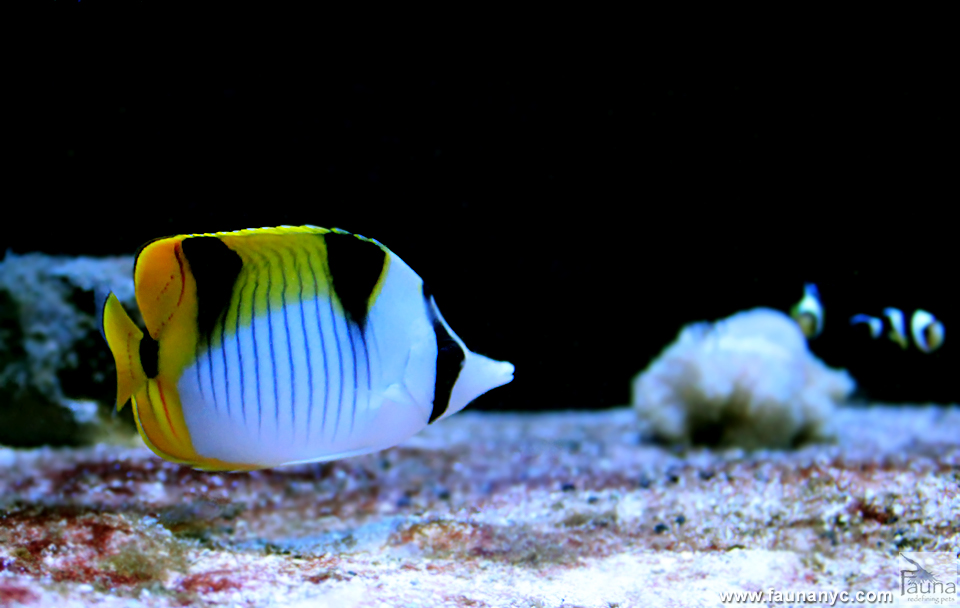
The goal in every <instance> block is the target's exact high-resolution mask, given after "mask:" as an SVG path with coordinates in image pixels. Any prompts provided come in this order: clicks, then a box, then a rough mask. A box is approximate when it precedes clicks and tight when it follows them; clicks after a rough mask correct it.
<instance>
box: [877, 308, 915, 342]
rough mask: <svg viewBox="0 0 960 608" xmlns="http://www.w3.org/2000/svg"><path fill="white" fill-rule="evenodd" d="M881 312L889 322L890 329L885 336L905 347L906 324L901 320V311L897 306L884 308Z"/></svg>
mask: <svg viewBox="0 0 960 608" xmlns="http://www.w3.org/2000/svg"><path fill="white" fill-rule="evenodd" d="M883 314H884V315H885V316H886V317H887V320H888V321H889V323H890V331H889V332H888V333H887V337H888V338H890V340H892V341H893V342H896V343H897V344H899V345H900V348H907V346H909V341H908V340H907V326H906V324H905V323H904V320H903V312H902V311H901V310H900V309H899V308H884V309H883Z"/></svg>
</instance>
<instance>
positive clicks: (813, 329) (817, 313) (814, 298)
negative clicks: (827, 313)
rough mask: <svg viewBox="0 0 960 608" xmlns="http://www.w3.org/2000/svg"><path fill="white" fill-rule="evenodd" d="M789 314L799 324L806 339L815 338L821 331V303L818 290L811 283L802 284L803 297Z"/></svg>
mask: <svg viewBox="0 0 960 608" xmlns="http://www.w3.org/2000/svg"><path fill="white" fill-rule="evenodd" d="M790 316H791V317H793V320H794V321H796V322H797V324H798V325H800V329H801V331H803V335H804V336H806V337H807V339H811V338H816V337H817V336H819V335H820V332H822V331H823V305H822V304H821V303H820V292H819V290H817V286H816V285H814V284H813V283H806V284H804V286H803V298H801V300H800V301H799V302H797V303H796V304H794V305H793V308H791V309H790Z"/></svg>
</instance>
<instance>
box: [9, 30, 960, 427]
mask: <svg viewBox="0 0 960 608" xmlns="http://www.w3.org/2000/svg"><path fill="white" fill-rule="evenodd" d="M135 39H136V35H135V34H130V35H128V37H127V38H125V39H124V40H123V41H118V42H117V43H116V44H115V45H114V46H112V47H111V48H110V49H109V50H101V51H96V52H95V51H93V50H91V49H89V48H88V47H87V45H86V43H85V40H87V39H86V38H85V37H84V36H82V35H81V34H75V35H73V36H72V37H69V38H68V39H65V40H63V39H60V40H57V41H56V44H55V46H54V50H52V51H51V52H50V54H49V55H47V56H43V57H40V58H37V59H35V61H34V63H33V64H31V65H28V66H20V67H18V68H17V71H16V72H15V74H14V75H13V76H8V82H7V85H8V86H7V87H6V88H7V91H8V96H9V97H10V100H11V101H12V103H13V106H12V109H10V110H9V118H10V127H11V130H12V132H13V137H12V138H10V139H9V140H8V141H9V143H10V146H11V147H10V150H11V151H12V152H13V153H14V154H13V156H14V157H15V158H13V159H11V160H10V161H9V163H10V164H9V165H8V167H9V168H10V169H11V172H10V175H9V177H8V186H9V190H8V195H7V196H5V197H4V198H6V199H7V202H6V203H5V205H4V206H5V207H7V209H8V210H11V209H16V210H17V211H16V212H15V213H8V214H7V217H6V219H5V221H4V224H3V232H2V237H3V240H4V241H6V242H3V241H0V247H3V248H10V249H12V250H13V251H16V252H27V251H35V250H38V251H45V252H49V253H62V254H85V255H107V254H132V253H133V252H134V251H135V250H136V248H137V247H138V246H139V245H140V244H141V243H142V242H144V241H146V240H149V239H151V238H154V237H157V236H161V235H167V234H178V233H195V232H213V231H227V230H234V229H241V228H249V227H259V226H273V225H279V224H292V225H299V224H305V223H310V224H315V225H319V226H326V227H332V226H336V227H340V228H343V229H346V230H350V231H353V232H357V233H360V234H363V235H365V236H369V237H373V238H376V239H378V240H380V241H381V242H382V243H384V244H385V245H387V246H388V247H390V248H391V249H392V250H393V251H394V252H396V253H397V254H398V255H399V256H400V257H401V258H403V259H404V260H405V261H406V262H407V263H408V264H410V266H411V267H412V268H413V269H414V270H416V271H417V272H418V273H419V274H420V275H421V276H422V277H424V279H425V280H426V281H427V282H429V283H430V284H431V286H432V289H433V291H434V293H435V295H436V298H437V301H438V304H439V306H440V308H441V310H442V311H443V313H444V315H445V317H446V319H447V321H448V322H449V323H450V325H451V326H452V327H453V328H454V330H455V331H457V333H458V334H459V335H460V336H461V337H462V338H463V339H464V341H465V342H466V343H467V344H468V345H469V346H470V347H471V348H472V349H473V350H476V351H478V352H482V353H485V354H488V355H490V356H493V357H495V358H500V359H506V360H510V361H512V362H513V363H514V364H515V365H516V368H517V371H516V379H515V380H514V382H513V383H512V384H511V385H509V386H507V387H505V388H501V389H497V390H496V391H493V392H491V393H490V394H489V395H487V396H485V397H483V398H481V399H480V400H479V401H478V402H477V404H476V407H480V408H501V409H557V408H598V407H606V406H613V405H620V404H624V403H627V402H628V400H629V381H630V378H631V377H632V376H633V375H634V374H635V373H637V372H638V371H640V370H641V369H643V368H644V367H645V366H646V365H647V364H648V363H649V361H650V360H651V358H652V357H654V356H656V354H657V353H658V352H659V351H660V350H661V349H662V348H663V347H664V346H665V345H667V344H668V343H669V342H670V341H671V340H672V339H673V338H674V337H675V336H676V334H677V332H678V331H679V329H680V327H681V326H682V325H683V324H684V323H687V322H691V321H696V320H702V319H716V318H719V317H721V316H725V315H728V314H731V313H733V312H736V311H738V310H742V309H745V308H750V307H754V306H761V305H763V306H773V307H777V308H780V309H782V310H786V309H787V308H788V307H789V306H790V305H791V304H793V303H794V302H796V301H797V300H798V299H799V298H800V296H801V295H802V289H803V283H804V282H805V281H812V282H815V283H816V284H817V285H818V286H819V287H820V290H821V293H822V295H823V300H824V305H825V307H826V326H825V332H824V334H823V335H822V336H821V337H819V338H817V339H816V340H815V341H813V342H812V343H811V346H812V348H813V350H814V352H816V353H817V354H819V355H820V356H821V357H823V358H824V359H825V360H826V361H827V362H828V363H829V364H831V365H836V366H843V367H847V368H848V369H850V370H851V372H852V373H853V375H854V376H855V378H856V379H857V380H858V381H859V383H860V385H861V389H862V391H863V395H864V396H866V397H869V398H873V399H879V400H890V401H910V402H921V401H927V400H934V401H941V402H947V401H950V402H953V401H957V397H958V394H957V392H958V391H957V388H956V385H955V384H954V383H953V377H952V370H953V369H954V368H955V363H956V360H957V357H956V355H954V354H953V353H954V352H955V351H956V349H957V348H958V347H957V342H956V340H957V338H955V337H953V332H954V331H956V329H955V328H956V327H957V326H955V325H953V324H952V321H953V319H954V318H955V317H957V315H955V314H954V310H955V308H956V304H955V303H956V301H957V300H956V297H955V296H954V293H955V287H954V284H955V282H956V273H955V270H954V269H955V262H954V260H955V254H954V246H955V245H954V235H955V234H956V230H955V229H954V225H955V222H956V220H955V219H953V217H952V216H951V208H953V207H955V206H956V200H957V193H956V189H955V187H954V186H955V183H956V174H955V171H956V169H955V167H956V143H955V142H956V140H957V137H956V136H957V129H956V122H955V114H956V108H957V107H958V105H957V101H958V100H957V95H956V92H955V88H956V87H955V86H954V84H953V83H952V80H954V78H953V76H951V77H950V78H945V77H944V74H943V73H941V72H938V70H937V69H936V68H935V67H930V66H929V65H928V64H923V65H924V66H925V67H923V68H921V67H918V66H920V63H918V62H917V61H916V55H911V56H909V57H906V56H904V55H903V54H901V53H899V52H898V51H897V49H891V50H890V51H889V52H887V53H880V52H876V51H875V49H873V48H872V47H871V48H870V49H860V50H858V49H857V48H856V47H854V48H853V49H852V50H849V51H843V52H836V53H823V54H821V55H819V56H818V57H817V58H813V57H812V56H807V55H805V54H803V53H800V54H798V55H793V56H790V57H789V58H788V57H787V56H780V55H778V54H776V53H775V52H771V53H768V52H765V51H763V50H762V49H754V50H753V51H751V52H750V53H748V54H747V55H744V56H741V57H736V58H732V57H725V56H724V57H717V56H716V52H715V51H716V49H715V48H712V47H710V46H709V45H704V46H703V47H702V48H699V47H697V48H692V49H687V50H686V51H685V52H682V53H681V52H680V51H679V50H676V49H674V48H672V47H668V48H666V50H664V51H663V52H661V53H658V54H655V55H650V54H648V53H645V52H643V51H642V50H637V49H626V48H603V49H599V50H594V52H591V53H586V52H580V51H576V52H565V53H562V52H553V51H552V50H550V49H543V50H541V51H540V52H538V53H532V54H516V55H509V54H507V58H506V59H498V60H494V59H490V58H487V57H480V58H477V57H474V58H472V59H471V60H469V61H466V60H464V61H459V60H456V61H455V60H437V57H436V55H440V56H442V55H444V54H445V51H443V50H437V51H436V52H435V53H433V56H432V58H431V59H429V60H407V59H400V58H393V59H391V57H392V55H393V52H394V50H395V49H393V48H391V47H388V46H386V45H385V46H384V47H383V48H380V49H379V50H378V52H377V53H375V54H374V55H375V57H376V60H375V61H366V60H361V59H359V58H356V57H354V56H352V55H351V54H350V53H349V52H340V53H335V54H331V53H330V52H329V51H326V50H321V49H320V48H317V47H313V46H311V45H309V44H298V43H296V42H293V43H290V44H283V45H280V46H273V45H268V44H266V43H264V42H263V41H260V40H258V39H256V38H255V37H243V36H240V37H234V38H231V39H229V40H224V41H219V42H217V43H212V42H211V43H210V44H209V47H208V50H207V51H204V52H193V51H190V52H188V51H185V50H183V49H179V47H178V49H177V51H176V52H173V51H172V50H171V48H172V46H173V45H174V44H175V43H174V42H173V41H170V40H165V41H161V40H160V39H151V42H150V43H149V44H147V43H144V44H142V45H137V44H136V43H135ZM678 44H679V43H678ZM151 45H156V46H151ZM148 46H150V47H151V48H146V47H148ZM534 46H535V45H534ZM209 49H212V50H209ZM934 52H937V53H939V52H938V51H933V50H931V51H930V54H933V53H934ZM768 55H773V56H768ZM885 306H899V307H903V308H904V309H905V310H906V311H907V312H908V314H909V311H912V310H913V309H914V308H916V307H923V308H926V309H928V310H930V311H931V312H933V313H934V314H936V315H937V316H938V318H940V319H942V320H943V321H944V323H945V324H946V328H947V339H946V343H945V346H944V348H942V349H941V350H940V351H938V352H937V353H935V354H934V355H922V354H920V353H918V352H916V351H915V350H910V351H901V350H900V349H899V348H898V347H896V346H893V345H891V344H890V343H888V342H885V341H882V340H881V341H876V342H871V341H869V339H865V338H863V337H862V336H855V335H853V334H852V333H851V332H850V331H849V327H848V325H847V319H848V318H849V316H850V315H852V314H854V313H857V312H865V313H872V314H879V313H880V310H881V309H882V308H883V307H885ZM858 338H860V339H858Z"/></svg>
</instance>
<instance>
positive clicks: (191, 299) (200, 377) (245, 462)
mask: <svg viewBox="0 0 960 608" xmlns="http://www.w3.org/2000/svg"><path fill="white" fill-rule="evenodd" d="M134 281H135V286H136V295H137V303H138V305H139V307H140V310H141V312H142V314H143V318H144V322H145V324H146V326H147V332H148V335H146V336H142V334H141V333H140V332H139V330H138V329H137V328H136V326H135V325H134V324H133V322H132V321H130V319H129V317H127V315H126V313H125V312H124V311H123V309H122V307H120V304H119V302H118V301H117V300H116V297H115V296H112V295H111V296H110V298H109V299H108V301H107V304H106V305H105V306H104V313H103V327H104V335H105V337H106V338H107V342H108V344H109V346H110V349H111V351H112V352H113V355H114V358H115V359H116V361H117V369H118V391H117V400H118V406H122V405H123V404H124V403H125V402H126V400H127V399H128V398H129V397H133V406H134V409H135V413H136V418H137V424H138V428H139V429H140V433H141V435H142V436H143V438H144V440H145V441H146V443H147V445H149V446H150V447H151V449H153V451H154V452H156V453H157V454H158V455H160V456H162V457H164V458H167V459H169V460H173V461H177V462H184V463H188V464H191V465H194V466H197V467H199V468H205V469H233V470H238V469H254V468H264V467H270V466H277V465H281V464H290V463H294V462H306V461H316V460H331V459H335V458H342V457H345V456H350V455H354V454H362V453H366V452H372V451H376V450H379V449H383V448H386V447H390V446H392V445H395V444H397V443H398V442H400V441H402V440H404V439H406V438H407V437H409V436H410V435H413V434H414V433H416V432H417V431H419V430H421V429H422V428H424V427H425V426H426V425H427V424H429V423H432V422H434V421H435V420H438V419H440V418H443V417H445V416H447V415H450V414H452V413H455V412H457V411H459V410H460V409H462V408H463V407H465V406H466V405H467V404H468V403H469V402H470V401H472V400H473V399H474V398H476V397H478V396H479V395H481V394H483V393H484V392H486V391H488V390H490V389H492V388H496V387H498V386H501V385H503V384H506V383H508V382H510V381H511V380H512V378H513V366H512V365H511V364H509V363H506V362H498V361H493V360H491V359H488V358H486V357H483V356H482V355H478V354H476V353H473V352H471V351H469V350H468V349H467V348H466V346H465V345H464V344H463V342H462V341H461V340H460V338H458V337H457V336H456V334H454V333H453V331H452V330H451V329H450V327H449V326H448V325H447V323H446V321H444V319H443V317H442V316H441V315H440V312H439V310H438V309H437V307H436V303H435V302H434V300H433V297H432V296H431V295H430V294H429V292H428V290H426V288H425V286H424V284H423V281H422V280H421V279H420V277H419V276H417V274H416V273H415V272H414V271H413V270H411V269H410V267H409V266H407V265H406V264H405V263H404V262H403V261H402V260H401V259H400V258H398V257H397V256H396V255H395V254H394V253H392V252H391V251H390V250H388V249H387V248H386V247H384V246H383V245H381V244H380V243H378V242H377V241H374V240H372V239H367V238H364V237H361V236H358V235H354V234H351V233H348V232H344V231H342V230H336V229H334V230H327V229H324V228H317V227H314V226H301V227H288V226H283V227H279V228H262V229H252V230H241V231H238V232H228V233H215V234H199V235H180V236H175V237H169V238H165V239H158V240H156V241H152V242H150V243H148V244H147V245H145V246H144V247H143V248H142V249H141V251H140V252H139V254H138V256H137V262H136V266H135V270H134ZM138 334H139V335H138ZM140 336H142V338H141V337H140Z"/></svg>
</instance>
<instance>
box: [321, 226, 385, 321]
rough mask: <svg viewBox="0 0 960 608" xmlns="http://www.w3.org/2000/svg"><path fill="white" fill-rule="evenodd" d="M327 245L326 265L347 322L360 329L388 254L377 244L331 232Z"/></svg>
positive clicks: (326, 239) (325, 235)
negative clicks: (354, 324) (351, 322)
mask: <svg viewBox="0 0 960 608" xmlns="http://www.w3.org/2000/svg"><path fill="white" fill-rule="evenodd" d="M323 240H324V243H325V244H326V246H327V266H328V267H329V268H330V281H331V282H332V283H333V291H334V293H336V294H337V298H338V299H339V300H340V305H341V306H343V310H344V312H345V313H346V315H347V319H349V320H350V321H353V322H354V323H356V324H357V325H358V326H360V329H361V331H362V330H363V329H364V325H365V324H366V322H367V312H368V311H367V307H368V303H369V301H370V294H372V293H373V289H374V287H376V286H377V281H379V280H380V275H381V274H383V264H384V262H385V261H386V257H387V254H386V253H385V252H384V251H383V249H381V248H380V246H379V245H377V244H376V243H371V242H370V241H364V240H361V239H359V238H357V236H356V235H353V234H349V233H343V232H328V233H326V234H324V235H323Z"/></svg>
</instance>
